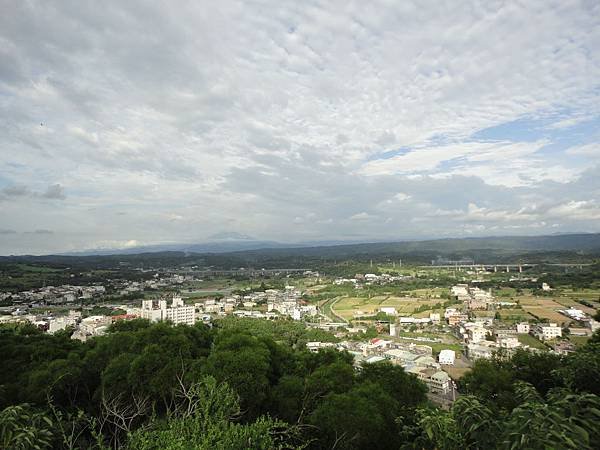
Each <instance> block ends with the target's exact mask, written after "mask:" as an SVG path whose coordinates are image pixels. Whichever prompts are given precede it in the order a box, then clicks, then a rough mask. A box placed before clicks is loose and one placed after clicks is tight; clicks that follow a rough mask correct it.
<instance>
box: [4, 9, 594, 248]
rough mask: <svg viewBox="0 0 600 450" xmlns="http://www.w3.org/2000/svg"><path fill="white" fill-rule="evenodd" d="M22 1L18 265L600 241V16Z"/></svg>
mask: <svg viewBox="0 0 600 450" xmlns="http://www.w3.org/2000/svg"><path fill="white" fill-rule="evenodd" d="M2 5H3V6H2V11H3V14H1V15H0V254H11V253H48V252H57V251H69V250H79V249H93V248H122V247H131V246H136V245H147V244H156V243H174V242H199V241H203V240H205V239H206V238H207V237H209V236H211V235H214V234H216V233H222V232H237V233H242V234H246V235H251V236H254V237H256V238H259V239H269V240H279V241H287V242H298V241H304V240H311V241H314V240H329V239H336V240H363V241H364V240H384V239H390V240H399V239H408V238H410V239H415V238H421V237H422V238H431V237H449V236H485V235H508V234H545V233H557V232H573V231H584V232H597V231H600V230H599V228H600V227H599V226H598V224H599V223H600V182H599V181H598V180H599V179H600V173H599V172H600V169H599V168H600V3H598V2H594V1H584V0H581V1H577V0H560V1H558V0H557V1H531V2H529V1H528V2H516V1H489V2H478V1H477V2H476V1H466V0H464V1H458V2H456V1H452V2H450V1H449V2H438V1H436V2H433V1H431V2H417V1H403V2H391V1H384V0H382V1H375V2H361V1H328V2H320V1H307V2H280V1H273V0H261V1H233V0H226V1H223V2H218V3H216V2H203V1H200V2H188V3H183V4H179V5H178V6H177V8H174V7H173V5H170V4H168V3H164V2H146V1H144V2H142V1H128V2H120V1H108V2H105V3H103V5H102V6H101V7H99V6H98V5H97V4H96V3H93V2H81V1H60V2H59V1H35V0H32V1H29V2H22V1H17V0H5V1H4V2H3V3H2Z"/></svg>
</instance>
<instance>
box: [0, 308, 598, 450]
mask: <svg viewBox="0 0 600 450" xmlns="http://www.w3.org/2000/svg"><path fill="white" fill-rule="evenodd" d="M311 333H314V332H312V331H308V330H306V329H305V328H304V327H303V325H302V324H299V323H297V322H292V321H289V322H288V321H278V322H268V321H260V320H250V319H233V318H228V319H226V320H223V321H219V322H217V323H216V324H215V326H214V328H209V327H207V326H205V325H203V324H197V325H196V326H193V327H188V326H171V325H169V324H167V323H160V324H153V325H151V324H149V323H148V322H146V321H143V320H135V321H130V322H118V323H116V324H115V325H114V326H113V327H112V329H111V330H110V332H109V333H108V334H107V335H106V336H103V337H98V338H94V339H92V340H90V341H88V342H85V343H81V342H79V341H74V340H71V339H70V338H69V336H68V333H60V332H59V333H56V334H55V335H47V334H42V333H40V332H39V331H38V330H37V329H35V328H34V327H32V326H25V325H20V326H2V327H0V345H1V346H2V349H3V370H2V371H1V372H0V432H1V441H0V444H1V445H2V448H21V449H30V448H40V449H42V448H59V449H60V448H69V449H70V448H99V449H106V448H129V449H159V448H160V449H209V448H210V449H212V448H220V449H237V448H259V449H271V448H282V449H283V448H308V449H330V448H336V449H370V448H382V449H400V448H413V449H417V448H418V449H421V448H428V449H429V448H430V449H434V448H437V449H458V448H482V449H483V448H572V449H575V448H581V449H589V448H593V447H594V445H595V443H597V442H600V436H599V435H598V430H597V427H596V425H597V423H598V420H599V419H600V415H599V414H600V402H599V397H598V394H599V392H598V386H600V342H599V341H600V336H599V335H596V336H594V337H593V338H592V339H591V340H590V343H588V344H587V345H586V346H584V347H582V348H581V349H580V350H578V351H577V352H576V353H574V354H573V355H569V356H567V357H559V356H555V355H551V354H548V353H539V354H531V353H525V352H518V353H517V354H516V355H515V356H514V357H513V358H510V359H507V358H496V359H494V360H491V361H480V362H477V363H476V364H475V366H474V368H473V370H472V371H471V373H470V374H468V375H466V376H465V377H464V378H463V382H462V383H461V390H462V391H463V392H464V393H465V394H466V395H464V396H462V397H461V398H460V399H459V400H458V401H457V402H456V403H455V404H454V406H453V407H452V409H451V410H450V411H442V410H440V409H437V408H434V407H432V405H430V404H429V403H428V401H427V399H426V395H425V386H424V385H423V384H422V383H421V382H419V381H418V380H417V379H416V378H414V377H413V376H412V375H408V374H407V373H406V372H404V370H403V369H402V368H401V367H398V366H393V365H391V364H387V363H377V364H373V365H367V366H365V367H363V368H362V370H360V371H357V370H356V369H355V368H354V366H353V358H352V356H351V355H350V354H348V353H346V352H337V351H335V350H329V351H321V352H319V353H316V354H315V353H310V352H308V351H306V350H305V349H304V343H305V342H306V341H307V340H310V339H311V338H312V337H313V336H311ZM319 337H322V338H325V337H326V335H325V334H322V335H320V336H319ZM330 338H331V339H333V337H331V336H330Z"/></svg>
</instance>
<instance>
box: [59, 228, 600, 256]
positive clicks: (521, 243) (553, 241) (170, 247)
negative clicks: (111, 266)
mask: <svg viewBox="0 0 600 450" xmlns="http://www.w3.org/2000/svg"><path fill="white" fill-rule="evenodd" d="M210 239H211V240H210V241H208V242H204V243H198V244H165V245H152V246H140V247H132V248H127V249H102V250H87V251H82V252H74V253H65V254H62V255H65V256H69V255H70V256H88V255H135V254H142V253H159V252H183V253H195V254H206V253H232V254H241V253H248V254H257V253H261V254H272V255H285V254H289V255H297V256H328V257H344V256H352V255H360V254H366V253H369V254H398V255H401V254H410V253H428V254H429V253H431V254H435V253H438V254H440V255H448V254H453V253H464V252H469V251H475V250H477V251H482V250H486V249H487V250H495V251H501V252H507V253H515V252H517V253H518V252H532V251H533V252H548V251H570V252H583V253H590V252H593V253H596V252H600V233H573V234H555V235H548V236H494V237H475V238H446V239H429V240H421V241H408V240H406V241H398V242H347V241H313V242H302V243H282V242H276V241H265V240H257V239H254V238H252V237H251V236H247V235H241V234H238V233H220V234H217V235H213V236H211V237H210Z"/></svg>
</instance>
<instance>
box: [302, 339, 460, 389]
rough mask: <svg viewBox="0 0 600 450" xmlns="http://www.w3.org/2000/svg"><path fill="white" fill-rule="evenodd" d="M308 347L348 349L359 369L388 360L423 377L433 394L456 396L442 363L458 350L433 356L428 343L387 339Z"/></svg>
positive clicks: (448, 361) (449, 361) (314, 349)
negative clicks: (420, 343)
mask: <svg viewBox="0 0 600 450" xmlns="http://www.w3.org/2000/svg"><path fill="white" fill-rule="evenodd" d="M306 347H307V348H308V349H309V350H310V351H312V352H318V351H320V350H321V349H324V348H335V349H337V350H346V351H348V352H349V353H350V354H351V355H353V356H354V363H355V367H356V368H357V369H358V370H360V368H361V367H362V365H363V364H374V363H378V362H381V361H389V362H391V363H392V364H396V365H399V366H401V367H403V368H404V369H405V370H406V371H407V372H408V373H412V374H414V375H415V376H417V378H419V379H420V380H422V381H423V382H424V383H425V384H426V385H427V386H428V388H429V391H430V392H431V393H433V394H437V395H441V396H453V395H454V389H455V386H454V383H453V382H452V380H451V378H450V376H449V375H448V373H446V372H445V371H444V370H443V368H442V365H453V364H454V361H455V357H456V355H455V352H454V351H452V350H442V351H441V352H440V355H439V357H438V359H436V358H434V357H433V350H432V348H431V347H430V346H428V345H418V344H413V343H411V344H408V343H398V342H394V341H391V340H385V339H379V338H376V339H371V340H370V341H367V342H353V341H342V342H339V343H335V344H334V343H330V342H308V343H307V344H306Z"/></svg>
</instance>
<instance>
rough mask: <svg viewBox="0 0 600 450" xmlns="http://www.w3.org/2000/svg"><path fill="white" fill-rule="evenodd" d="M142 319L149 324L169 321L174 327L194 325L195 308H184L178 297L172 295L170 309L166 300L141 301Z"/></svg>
mask: <svg viewBox="0 0 600 450" xmlns="http://www.w3.org/2000/svg"><path fill="white" fill-rule="evenodd" d="M142 318H144V319H148V320H150V321H151V322H158V321H160V320H170V321H171V322H173V323H174V324H175V325H179V324H180V323H183V324H186V325H194V324H195V323H196V308H195V307H194V306H186V305H185V304H184V303H183V300H182V299H181V297H180V296H178V295H174V296H173V300H172V302H171V307H168V306H167V301H166V300H162V299H161V300H158V302H156V301H154V300H142Z"/></svg>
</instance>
